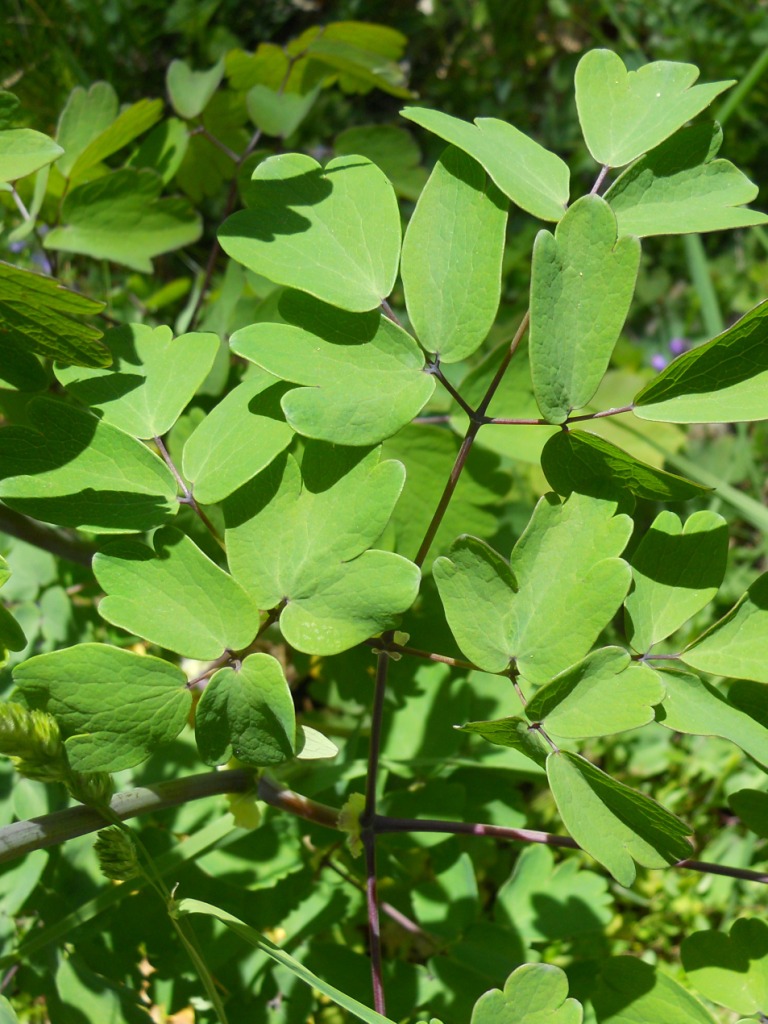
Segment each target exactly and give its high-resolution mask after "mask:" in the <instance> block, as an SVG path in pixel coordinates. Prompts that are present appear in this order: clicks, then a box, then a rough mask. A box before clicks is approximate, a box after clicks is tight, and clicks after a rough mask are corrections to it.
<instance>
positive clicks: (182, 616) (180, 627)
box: [93, 527, 260, 661]
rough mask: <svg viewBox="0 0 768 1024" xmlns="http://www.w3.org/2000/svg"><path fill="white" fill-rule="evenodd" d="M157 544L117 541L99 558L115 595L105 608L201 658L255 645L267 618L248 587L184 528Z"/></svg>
mask: <svg viewBox="0 0 768 1024" xmlns="http://www.w3.org/2000/svg"><path fill="white" fill-rule="evenodd" d="M153 544H154V548H155V550H154V551H152V549H151V548H148V547H147V546H146V545H144V544H140V543H139V542H138V541H117V542H115V543H113V544H108V545H107V546H106V547H105V548H104V550H103V551H100V552H99V553H98V554H97V555H96V556H95V557H94V559H93V571H94V574H95V576H96V579H97V580H98V581H99V583H100V584H101V586H102V587H103V588H104V591H105V593H106V595H107V596H106V597H105V598H104V599H103V601H102V602H101V603H100V605H99V614H100V615H101V616H102V617H103V618H105V619H106V620H107V622H111V623H112V624H113V625H115V626H121V627H122V628H123V629H126V630H128V631H129V632H130V633H136V634H137V635H138V636H141V637H144V639H145V640H149V641H150V642H151V643H154V644H157V645H158V646H160V647H167V648H169V649H170V650H172V651H177V652H178V653H179V654H183V655H185V656H186V657H188V658H197V659H198V660H199V661H213V660H214V658H218V657H219V655H220V654H221V653H222V651H224V650H227V649H229V650H233V651H238V650H241V649H242V648H244V647H247V646H248V644H249V643H250V642H251V640H253V638H254V636H255V635H256V632H257V630H258V628H259V624H260V616H259V610H258V608H257V607H256V605H255V604H254V603H253V601H252V600H251V598H250V597H249V596H248V594H247V593H246V592H245V590H244V589H243V588H242V587H241V586H240V585H239V584H238V583H237V582H236V581H235V580H233V579H232V577H231V576H230V575H229V574H228V573H226V572H224V570H223V569H220V568H219V567H218V566H217V565H216V564H215V563H214V562H212V561H211V560H210V559H209V558H208V557H207V556H206V555H204V554H203V552H202V551H201V550H200V549H199V548H198V547H197V545H196V544H195V543H194V542H193V541H192V540H190V539H189V537H187V536H186V535H185V534H183V533H181V531H180V530H177V529H175V528H173V527H165V528H163V529H162V530H158V531H157V533H155V535H154V537H153Z"/></svg>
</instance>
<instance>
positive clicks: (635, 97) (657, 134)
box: [575, 50, 733, 167]
mask: <svg viewBox="0 0 768 1024" xmlns="http://www.w3.org/2000/svg"><path fill="white" fill-rule="evenodd" d="M698 77H699V69H698V68H697V67H696V66H695V65H693V64H677V63H673V62H672V61H666V60H659V61H654V63H653V64H646V65H645V66H644V67H641V68H640V69H639V70H638V71H627V69H626V67H625V66H624V62H623V61H622V59H621V57H619V56H618V55H617V54H615V53H613V52H612V51H611V50H590V52H589V53H586V54H585V55H584V56H583V57H582V58H581V60H580V61H579V63H578V66H577V68H576V76H575V85H576V107H577V109H578V112H579V121H580V122H581V130H582V131H583V133H584V139H585V141H586V143H587V147H588V149H589V151H590V153H591V154H592V156H593V157H594V158H595V160H596V161H597V162H598V163H599V164H606V165H607V166H608V167H623V166H624V164H628V163H629V162H630V161H631V160H635V159H636V158H637V157H639V156H642V154H643V153H647V152H648V150H649V149H653V148H654V147H656V146H658V145H659V143H660V142H663V141H664V139H666V138H669V136H670V135H672V133H673V132H676V131H677V129H678V128H681V127H682V126H683V125H684V124H685V123H686V121H690V120H691V118H693V117H695V116H696V114H698V113H700V112H701V111H702V110H704V108H705V107H708V106H709V104H710V103H711V102H712V100H713V99H715V97H716V96H719V95H720V93H721V92H723V90H724V89H727V88H729V86H731V85H733V82H713V83H711V84H709V85H694V84H693V83H694V82H695V81H696V79H697V78H698Z"/></svg>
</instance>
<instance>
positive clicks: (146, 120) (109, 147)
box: [68, 99, 163, 181]
mask: <svg viewBox="0 0 768 1024" xmlns="http://www.w3.org/2000/svg"><path fill="white" fill-rule="evenodd" d="M162 116H163V101H162V100H148V99H142V100H139V101H138V103H134V104H132V105H131V106H130V107H126V109H125V110H123V111H122V113H120V114H119V115H118V117H117V118H116V120H114V121H113V122H112V124H110V125H109V127H108V128H105V129H104V130H103V131H101V132H99V134H98V135H96V136H95V138H93V139H91V141H90V142H89V143H88V145H87V146H86V147H85V149H83V151H82V152H81V153H79V154H78V157H77V159H76V160H75V162H74V164H73V165H72V167H71V169H70V171H69V174H68V177H69V178H70V179H71V180H72V181H76V180H77V179H78V178H82V177H84V176H85V174H86V172H87V171H89V170H90V169H91V168H92V167H94V166H95V165H96V164H99V163H101V162H102V160H106V159H107V157H108V156H112V154H113V153H117V151H118V150H120V149H122V148H123V147H124V146H127V145H128V143H129V142H133V140H134V139H135V138H136V137H137V135H141V134H143V133H144V132H146V131H148V130H149V129H150V128H152V127H153V125H155V124H157V122H158V121H159V120H160V118H161V117H162Z"/></svg>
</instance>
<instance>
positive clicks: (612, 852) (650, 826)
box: [547, 750, 691, 886]
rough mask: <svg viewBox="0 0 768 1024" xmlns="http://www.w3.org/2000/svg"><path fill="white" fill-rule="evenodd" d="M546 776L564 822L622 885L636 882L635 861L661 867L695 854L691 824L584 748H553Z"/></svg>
mask: <svg viewBox="0 0 768 1024" xmlns="http://www.w3.org/2000/svg"><path fill="white" fill-rule="evenodd" d="M547 777H548V778H549V785H550V787H551V789H552V794H553V796H554V798H555V802H556V803H557V809H558V810H559V812H560V817H561V818H562V819H563V823H564V824H565V827H566V828H567V829H568V831H569V832H570V833H571V835H572V836H573V838H574V839H575V840H576V842H577V843H578V844H579V846H581V848H582V849H583V850H585V851H586V852H587V853H588V854H590V856H592V857H594V858H595V860H597V861H599V862H600V863H601V864H602V865H603V866H604V867H605V868H607V869H608V871H610V873H611V874H612V875H613V877H614V878H615V879H616V881H617V882H618V883H619V884H620V885H623V886H630V885H631V884H632V883H633V882H634V880H635V874H636V868H635V863H637V864H641V865H642V866H643V867H647V868H662V867H666V866H667V865H669V864H675V863H676V862H677V861H679V860H684V859H685V858H686V857H689V856H690V854H691V846H690V843H689V842H688V840H687V839H686V838H685V837H686V836H688V835H689V834H690V829H689V828H688V826H687V825H685V824H684V823H683V822H682V821H680V819H679V818H676V817H675V815H674V814H672V813H671V812H670V811H668V810H667V809H666V808H665V807H662V806H661V804H657V803H656V802H655V801H654V800H651V798H650V797H647V796H644V795H643V794H642V793H639V792H638V791H637V790H635V789H631V788H630V787H629V786H625V785H623V784H622V783H620V782H617V781H616V779H613V778H611V776H610V775H606V774H605V772H603V771H601V770H600V769H599V768H596V767H595V765H593V764H592V763H591V762H590V761H587V759H586V758H584V757H582V756H581V755H580V754H573V753H571V752H570V751H567V750H558V751H555V752H554V753H552V754H550V755H549V757H548V758H547Z"/></svg>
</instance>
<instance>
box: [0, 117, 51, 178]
mask: <svg viewBox="0 0 768 1024" xmlns="http://www.w3.org/2000/svg"><path fill="white" fill-rule="evenodd" d="M63 152H64V150H63V149H62V148H61V146H58V145H57V144H56V143H55V142H54V141H53V139H51V138H49V137H48V136H47V135H43V133H42V132H36V131H34V130H33V129H32V128H7V129H6V130H5V131H0V181H16V180H17V179H18V178H24V177H26V176H27V175H28V174H33V173H34V172H35V171H39V170H40V168H41V167H45V166H46V165H47V164H51V163H53V161H54V160H56V158H57V157H59V156H61V154H62V153H63Z"/></svg>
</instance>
